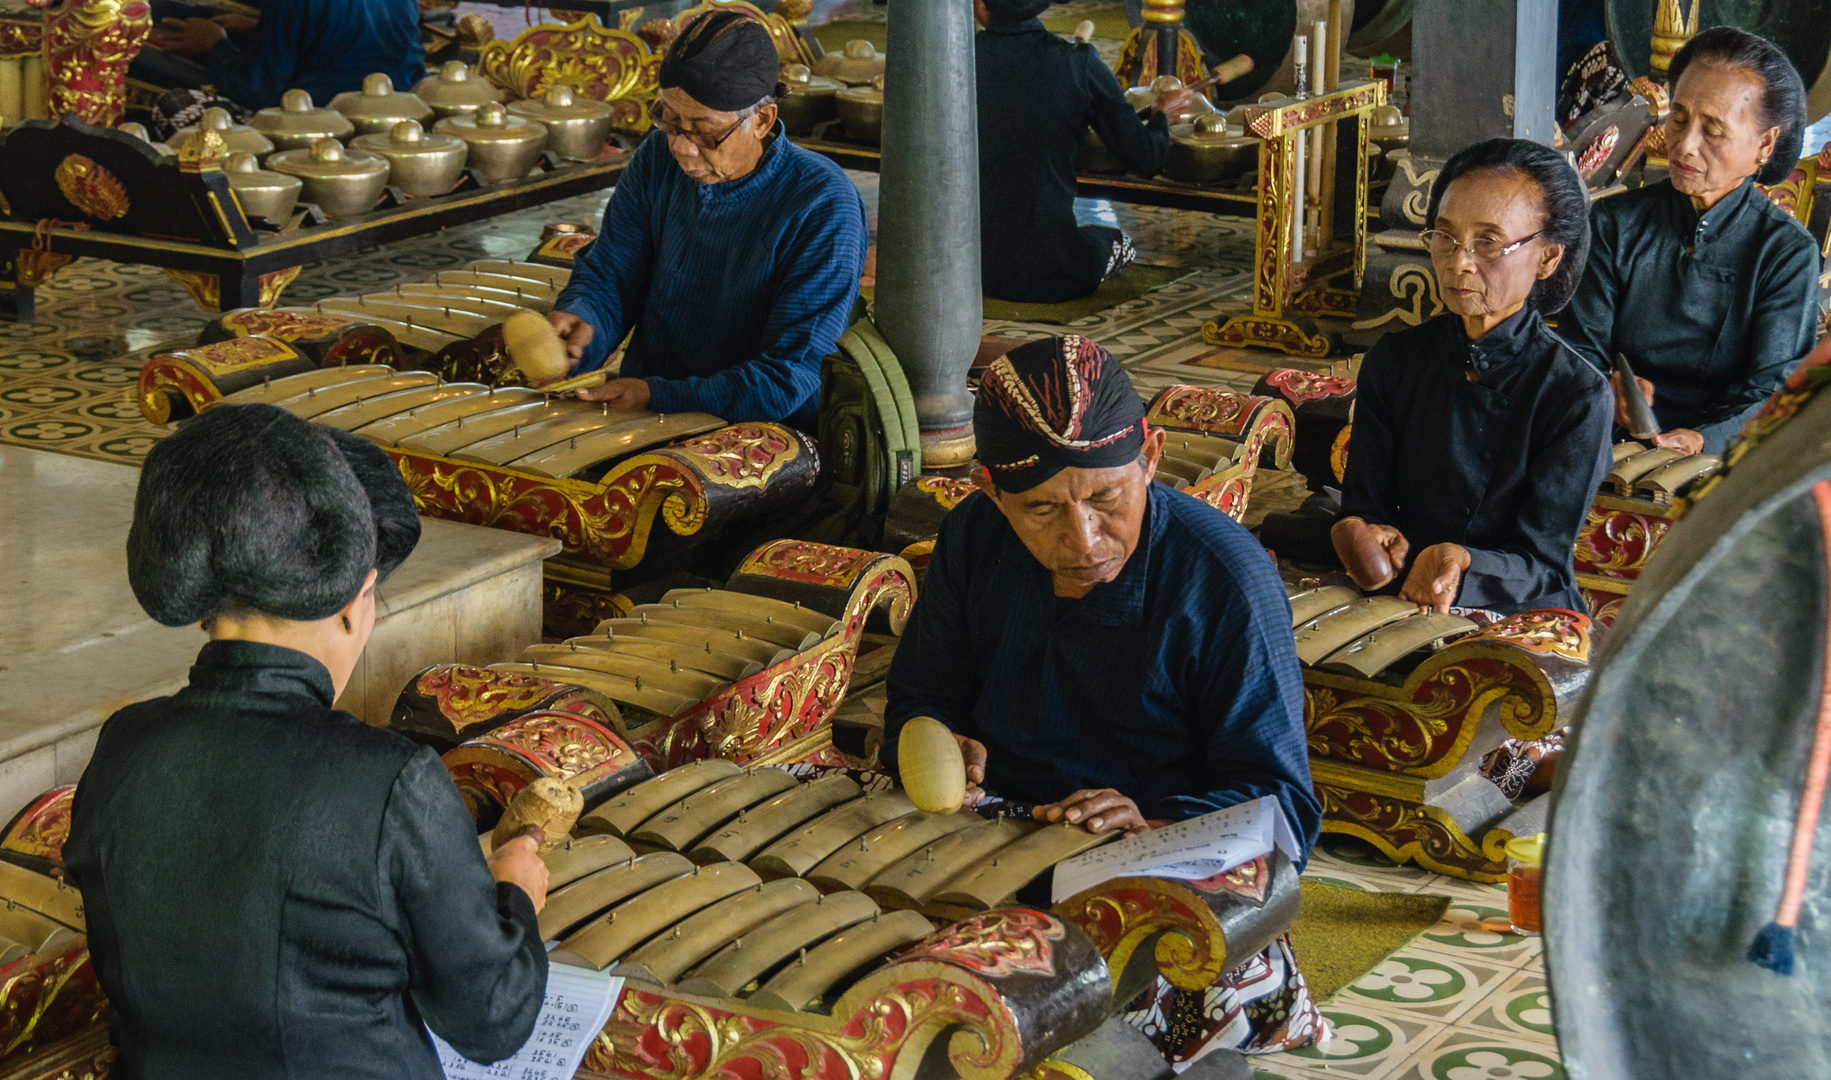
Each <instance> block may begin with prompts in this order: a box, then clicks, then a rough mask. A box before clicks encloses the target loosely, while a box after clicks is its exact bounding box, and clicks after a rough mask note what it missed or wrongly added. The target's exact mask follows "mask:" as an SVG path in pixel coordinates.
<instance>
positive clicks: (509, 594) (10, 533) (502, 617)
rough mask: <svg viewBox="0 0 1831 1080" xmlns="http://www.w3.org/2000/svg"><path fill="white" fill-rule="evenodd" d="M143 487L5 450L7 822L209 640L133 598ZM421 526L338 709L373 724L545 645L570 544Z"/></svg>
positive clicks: (0, 654) (1, 576) (0, 484)
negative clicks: (425, 693)
mask: <svg viewBox="0 0 1831 1080" xmlns="http://www.w3.org/2000/svg"><path fill="white" fill-rule="evenodd" d="M139 479H140V473H139V470H138V469H135V468H132V467H129V466H125V465H115V464H111V463H108V462H101V461H88V460H84V459H82V458H74V457H69V456H66V455H62V454H52V453H47V452H44V451H39V450H27V449H23V448H20V447H14V446H0V820H4V819H6V818H10V817H11V816H12V815H13V814H14V813H15V812H17V811H18V810H19V808H20V807H22V806H24V805H25V803H26V802H27V801H28V800H30V799H31V798H32V797H34V796H36V795H38V794H39V793H40V792H43V791H44V790H45V789H47V788H49V787H51V786H53V785H55V784H68V783H74V782H75V781H76V780H77V778H78V777H79V776H81V775H82V771H83V768H84V766H85V765H87V764H88V761H89V754H90V752H91V750H93V749H94V746H95V737H96V732H97V729H98V728H99V727H100V725H101V723H102V722H103V721H104V720H106V719H107V718H108V717H109V716H110V715H111V714H112V713H113V712H114V711H115V710H117V709H119V708H121V707H122V706H124V705H128V704H130V703H132V702H135V701H141V700H144V699H146V698H151V697H158V696H161V695H165V694H170V693H173V692H175V691H177V690H178V689H180V688H181V687H183V686H184V685H185V683H186V682H187V680H188V674H189V671H190V667H191V662H192V661H193V660H194V659H195V658H196V655H197V650H198V649H199V648H201V647H202V646H203V644H204V642H205V640H206V638H205V637H204V634H203V632H202V631H201V630H199V629H197V628H196V627H182V628H170V627H164V626H160V625H158V624H157V623H155V622H153V621H152V620H151V619H149V618H147V617H146V613H145V612H144V611H142V610H141V609H140V605H139V603H138V602H136V601H135V600H134V597H133V591H132V590H131V589H130V588H129V586H128V583H127V562H126V543H127V529H128V526H129V525H130V524H131V523H132V520H133V499H134V490H135V488H136V487H137V486H138V483H139ZM423 524H424V526H425V532H424V534H423V535H422V537H421V540H420V545H419V547H418V549H416V550H415V551H414V553H413V555H412V557H410V558H409V559H408V560H407V561H406V562H405V563H404V564H402V566H401V567H400V569H399V570H397V571H395V573H394V574H393V576H391V577H390V578H389V579H388V580H387V582H385V583H384V584H383V586H382V588H381V591H380V595H379V597H378V598H377V602H376V620H375V634H374V637H372V638H371V639H370V641H369V647H368V650H367V651H366V652H365V653H364V654H363V659H362V662H361V664H360V665H359V666H358V667H357V669H356V672H355V674H354V675H353V676H352V678H351V680H350V685H349V686H348V687H347V688H346V689H345V691H344V694H343V697H342V699H341V700H339V701H338V703H337V704H338V706H339V707H340V708H344V709H347V710H349V711H350V712H352V713H355V714H356V715H357V716H359V717H362V718H363V719H365V720H367V721H369V722H371V723H379V722H382V721H385V720H386V718H387V712H388V709H389V708H390V707H391V706H392V704H393V701H394V698H395V696H396V695H397V694H398V693H399V692H400V689H401V687H402V686H403V685H405V684H406V682H407V679H408V678H409V676H411V675H412V674H413V673H415V672H417V671H419V670H421V669H422V668H425V667H428V666H430V665H432V664H436V663H447V662H452V661H461V662H465V663H475V664H485V663H494V662H496V661H500V660H507V659H510V658H512V657H513V656H514V655H516V654H517V653H519V652H520V651H521V648H522V647H523V646H524V645H526V644H527V643H528V642H529V641H531V640H538V638H539V636H540V588H541V574H540V570H541V562H542V560H544V559H546V558H547V557H548V556H550V555H553V554H555V553H556V552H558V551H559V542H558V541H556V540H551V539H546V538H541V537H531V536H522V535H520V534H517V533H511V532H505V531H503V530H500V529H484V528H478V527H475V526H471V525H461V524H457V523H455V522H448V521H435V520H432V519H425V520H424V521H423Z"/></svg>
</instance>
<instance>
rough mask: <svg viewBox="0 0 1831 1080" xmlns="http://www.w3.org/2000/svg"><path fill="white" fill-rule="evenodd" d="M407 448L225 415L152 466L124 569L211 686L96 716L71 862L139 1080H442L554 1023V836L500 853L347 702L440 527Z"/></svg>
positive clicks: (122, 1067) (176, 443) (164, 446)
mask: <svg viewBox="0 0 1831 1080" xmlns="http://www.w3.org/2000/svg"><path fill="white" fill-rule="evenodd" d="M419 533H420V524H419V518H418V517H417V516H416V515H415V513H414V505H413V497H412V496H411V495H410V494H409V493H408V491H407V488H406V485H405V484H404V483H403V482H402V481H401V477H400V473H399V471H398V470H397V469H395V467H394V466H393V464H392V463H391V462H390V461H389V460H388V457H387V455H386V454H384V453H382V452H381V450H379V449H378V448H376V447H375V446H374V445H372V444H371V443H369V442H368V441H366V440H364V439H361V438H358V437H357V436H354V435H351V434H349V433H347V432H342V431H336V430H333V429H329V428H322V427H316V426H314V425H312V424H309V423H306V422H305V421H304V420H301V419H299V418H298V417H295V416H293V415H292V414H290V413H287V412H285V411H283V410H281V409H278V408H275V407H274V406H271V405H222V406H218V407H216V408H214V409H210V410H208V411H206V412H205V413H203V414H202V415H201V416H199V417H197V418H196V419H194V420H191V421H189V422H188V423H186V424H184V425H183V426H182V427H180V428H179V429H178V431H176V432H175V433H173V434H172V435H170V436H168V437H167V438H166V439H164V440H162V441H161V442H160V443H159V444H158V445H157V446H155V447H154V448H153V450H152V452H151V453H149V454H148V455H147V458H146V465H145V468H144V471H143V472H142V473H141V477H140V486H139V491H138V493H137V494H136V496H135V499H134V520H133V527H132V529H131V530H130V531H129V533H128V538H127V573H128V579H129V581H130V583H131V584H132V586H133V590H134V595H135V597H137V598H138V599H139V601H140V604H141V606H142V607H144V608H145V609H146V612H147V614H148V615H151V616H152V617H153V618H154V619H155V620H157V621H159V622H161V623H163V624H165V625H167V626H183V625H186V624H200V625H201V626H202V627H203V629H204V630H205V632H207V633H208V634H209V635H210V641H209V643H208V644H206V645H205V646H204V647H203V650H202V651H201V652H200V653H199V654H198V656H197V663H196V665H195V666H194V667H192V669H191V675H190V685H189V686H187V687H186V688H184V689H183V690H180V691H179V692H178V693H176V694H174V695H172V696H171V697H166V698H158V699H155V700H152V701H144V702H141V703H139V704H137V705H130V706H128V707H127V708H125V709H122V710H121V711H120V712H117V713H115V714H114V716H112V717H110V718H109V720H108V722H107V723H105V724H103V725H102V730H101V734H100V737H99V738H98V739H97V741H96V747H95V753H94V756H93V758H92V759H91V760H90V762H89V766H88V768H87V769H86V770H85V771H84V773H83V777H82V780H81V782H80V783H79V784H78V785H77V789H76V798H75V803H74V806H73V809H72V816H71V825H70V837H69V841H68V842H67V843H66V844H65V846H64V861H65V866H66V867H67V869H68V871H69V874H70V877H71V879H72V881H73V882H74V883H75V884H76V885H77V887H78V888H80V889H81V890H82V894H83V905H84V913H85V917H86V919H87V922H88V934H89V949H90V955H91V957H92V958H93V960H94V963H95V970H96V977H97V979H98V980H99V981H100V983H101V986H102V989H103V990H104V991H105V992H106V993H107V995H108V998H109V1000H110V1001H111V1002H113V1004H114V1007H115V1010H116V1013H117V1018H116V1020H115V1024H114V1035H115V1041H116V1044H117V1046H118V1047H119V1049H120V1058H119V1060H118V1061H117V1062H116V1064H115V1070H116V1072H117V1073H118V1074H120V1075H122V1076H123V1077H126V1078H130V1080H165V1078H170V1080H200V1078H214V1077H221V1078H223V1080H230V1078H234V1080H260V1078H269V1077H271V1078H281V1077H306V1076H311V1077H320V1076H336V1077H350V1078H354V1077H373V1078H376V1080H381V1078H384V1077H387V1078H414V1080H438V1078H439V1077H441V1076H442V1072H441V1070H440V1067H439V1060H438V1057H437V1055H436V1054H435V1052H434V1050H433V1045H432V1042H431V1040H430V1039H429V1038H428V1037H427V1029H428V1028H430V1029H431V1030H432V1031H434V1032H437V1033H438V1034H439V1036H440V1037H442V1038H443V1039H445V1040H446V1041H447V1042H449V1043H450V1044H451V1045H452V1046H453V1047H454V1048H455V1049H457V1050H458V1051H459V1052H460V1053H462V1054H464V1055H465V1056H467V1057H470V1058H473V1059H475V1060H478V1061H495V1060H499V1059H502V1058H505V1057H508V1056H509V1055H511V1054H513V1053H514V1052H515V1051H516V1050H517V1049H519V1048H520V1047H521V1045H522V1044H523V1043H525V1042H526V1041H527V1039H528V1037H529V1035H530V1034H531V1033H532V1031H533V1027H534V1021H535V1018H536V1016H537V1015H538V1012H539V1009H540V1005H541V999H542V994H543V989H544V987H545V983H546V974H547V957H546V953H545V951H544V950H543V947H542V944H541V939H540V931H539V927H538V923H537V922H536V918H535V916H536V914H537V913H538V912H539V910H540V908H541V906H542V905H543V904H544V903H545V900H546V887H547V872H546V867H545V865H544V864H543V863H542V862H541V861H540V857H539V856H538V854H536V848H537V845H538V841H539V838H537V837H534V836H523V837H519V838H517V839H516V840H513V841H511V842H509V843H506V844H504V845H502V846H501V847H499V848H497V850H496V852H495V853H494V854H493V855H491V856H490V858H489V860H488V862H487V864H486V862H485V860H484V857H483V855H482V853H481V849H480V847H479V845H478V842H477V833H476V826H475V824H474V823H473V822H472V820H471V818H470V815H469V814H468V813H467V812H466V810H465V808H464V804H463V801H462V800H461V799H460V797H459V795H458V791H457V788H456V787H455V786H454V785H453V784H452V781H451V777H450V775H449V774H448V773H447V772H446V771H445V768H444V766H443V764H442V763H441V762H440V760H439V757H438V755H437V754H435V753H434V752H433V751H432V750H431V749H429V748H427V747H422V746H416V745H415V744H413V743H411V742H409V741H408V740H406V739H404V738H402V737H400V736H399V735H395V734H393V733H392V732H389V731H386V730H384V729H381V728H373V727H370V726H368V725H367V724H364V723H363V722H362V721H360V720H358V719H356V718H355V717H354V716H351V715H350V714H348V713H344V712H338V711H336V710H335V709H333V708H332V702H334V701H335V700H336V698H337V696H338V694H339V693H341V692H342V689H343V687H344V685H345V683H347V682H348V681H349V678H350V675H351V672H352V671H353V669H354V668H355V666H356V662H357V660H358V658H359V657H360V656H361V654H362V649H363V646H364V644H365V643H366V642H367V641H368V638H369V633H370V631H371V630H372V629H373V627H374V624H375V603H376V600H375V590H376V588H377V586H378V584H379V583H380V581H381V580H382V579H383V578H385V577H386V576H387V575H388V573H389V572H391V571H392V570H393V569H394V568H395V567H397V566H399V565H400V564H401V562H402V561H403V560H405V559H406V557H407V555H408V554H409V553H410V552H411V551H412V550H413V547H414V545H415V544H416V543H418V541H419Z"/></svg>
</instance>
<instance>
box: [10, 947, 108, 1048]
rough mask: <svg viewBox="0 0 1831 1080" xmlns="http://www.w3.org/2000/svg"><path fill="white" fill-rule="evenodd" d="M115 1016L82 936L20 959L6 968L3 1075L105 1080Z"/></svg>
mask: <svg viewBox="0 0 1831 1080" xmlns="http://www.w3.org/2000/svg"><path fill="white" fill-rule="evenodd" d="M113 1015H114V1007H113V1006H112V1005H110V1004H109V1002H108V999H107V997H106V996H105V995H103V993H102V988H101V985H100V984H99V983H98V982H97V981H96V977H95V967H94V965H93V964H92V963H91V962H90V959H89V943H88V940H87V939H86V938H84V937H83V936H82V935H80V934H79V935H76V936H75V937H74V938H71V939H68V940H66V941H64V942H63V943H62V944H60V945H54V946H52V947H50V948H48V949H44V950H41V951H39V952H37V953H34V954H32V955H30V956H23V957H20V958H19V959H18V960H15V961H13V962H12V963H10V964H8V965H6V966H5V967H3V968H0V1075H5V1076H7V1077H9V1078H10V1077H31V1078H37V1077H58V1076H65V1075H68V1076H71V1077H73V1078H75V1077H82V1076H84V1075H91V1076H93V1077H94V1078H95V1080H101V1078H102V1077H105V1076H106V1075H107V1073H108V1067H109V1066H110V1065H111V1064H112V1063H113V1060H114V1048H113V1047H111V1046H109V1045H108V1022H109V1020H110V1018H111V1017H112V1016H113ZM72 1070H73V1071H72ZM89 1070H99V1071H95V1072H93V1073H91V1072H90V1071H89Z"/></svg>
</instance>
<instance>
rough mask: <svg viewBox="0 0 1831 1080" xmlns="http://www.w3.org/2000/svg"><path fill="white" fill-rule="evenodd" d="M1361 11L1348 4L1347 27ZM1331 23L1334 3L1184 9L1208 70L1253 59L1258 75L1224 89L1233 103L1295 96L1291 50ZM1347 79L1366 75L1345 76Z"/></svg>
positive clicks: (1236, 0)
mask: <svg viewBox="0 0 1831 1080" xmlns="http://www.w3.org/2000/svg"><path fill="white" fill-rule="evenodd" d="M1355 6H1356V5H1355V0H1342V13H1341V14H1342V21H1343V24H1344V25H1347V26H1352V25H1353V23H1354V9H1355ZM1328 19H1329V0H1188V3H1187V5H1186V6H1185V7H1184V8H1183V25H1184V26H1185V27H1186V28H1187V29H1188V31H1189V33H1190V34H1191V35H1192V36H1193V37H1194V38H1195V41H1196V43H1197V44H1198V45H1200V46H1201V47H1202V59H1203V62H1204V63H1205V64H1206V65H1207V66H1208V67H1210V68H1212V67H1213V66H1214V65H1216V64H1218V63H1220V62H1221V61H1223V60H1227V59H1230V58H1232V57H1234V56H1238V55H1239V54H1240V53H1245V54H1246V55H1248V56H1250V57H1252V59H1253V69H1252V71H1250V72H1249V73H1247V74H1245V75H1243V76H1241V77H1240V78H1238V79H1235V80H1233V81H1232V82H1230V83H1228V84H1227V85H1226V86H1225V87H1223V88H1222V90H1221V93H1223V94H1224V95H1226V97H1227V99H1228V100H1230V101H1250V100H1252V99H1254V98H1257V97H1258V96H1259V95H1260V94H1262V93H1280V94H1288V93H1290V92H1292V91H1293V90H1295V89H1296V86H1297V84H1296V81H1295V78H1294V74H1295V65H1294V64H1293V63H1292V60H1291V44H1292V42H1294V41H1295V40H1296V36H1297V33H1298V27H1303V28H1304V32H1305V33H1308V32H1309V29H1308V28H1309V27H1311V26H1313V25H1315V24H1316V23H1319V22H1327V21H1328ZM1342 77H1343V78H1351V77H1361V78H1364V77H1365V74H1364V73H1362V74H1361V75H1359V76H1354V75H1352V74H1351V73H1349V72H1343V75H1342Z"/></svg>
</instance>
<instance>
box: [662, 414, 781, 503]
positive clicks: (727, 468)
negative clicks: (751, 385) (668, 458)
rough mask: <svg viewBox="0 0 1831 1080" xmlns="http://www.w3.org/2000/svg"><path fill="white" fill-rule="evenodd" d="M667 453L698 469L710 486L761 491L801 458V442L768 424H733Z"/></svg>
mask: <svg viewBox="0 0 1831 1080" xmlns="http://www.w3.org/2000/svg"><path fill="white" fill-rule="evenodd" d="M667 453H669V454H671V455H673V456H675V457H678V458H680V459H681V460H683V461H685V462H686V463H687V464H689V465H691V466H693V467H694V468H695V469H698V470H699V472H700V475H702V476H704V477H705V478H706V482H707V483H708V484H717V485H718V486H719V487H728V488H761V487H767V486H769V481H770V480H771V479H772V478H774V477H775V475H776V474H777V473H779V472H781V471H782V468H783V466H785V465H787V464H788V463H789V462H791V461H794V460H795V459H796V458H798V457H800V456H801V440H799V439H797V438H795V437H794V436H793V435H790V434H788V433H787V432H786V431H785V430H784V429H782V428H779V427H776V426H774V425H766V424H731V425H729V426H727V427H722V428H719V429H718V430H717V431H714V432H712V433H711V434H709V435H701V436H699V437H698V438H695V439H688V440H686V441H685V442H682V443H677V444H676V445H674V446H670V447H668V448H667Z"/></svg>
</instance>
